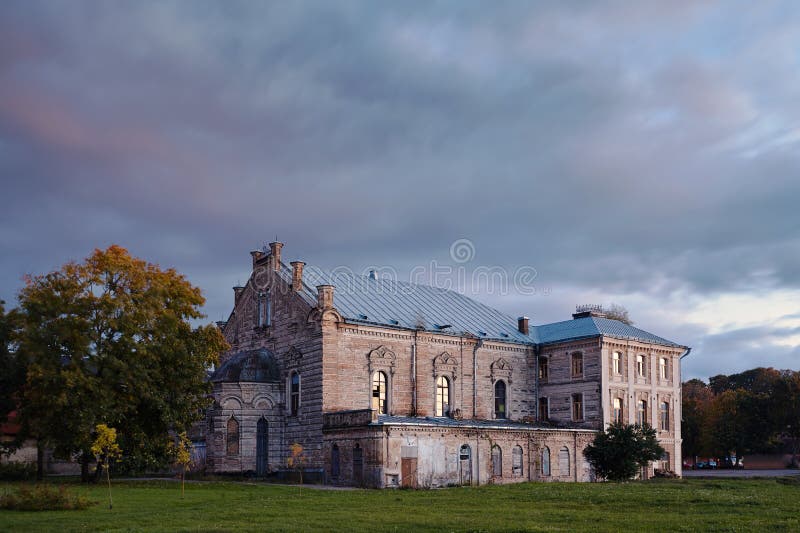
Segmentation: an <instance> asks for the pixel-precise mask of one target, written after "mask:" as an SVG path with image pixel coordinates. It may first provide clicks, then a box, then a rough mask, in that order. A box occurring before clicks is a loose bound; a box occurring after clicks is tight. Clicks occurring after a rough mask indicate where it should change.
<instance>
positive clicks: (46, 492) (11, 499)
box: [0, 485, 97, 511]
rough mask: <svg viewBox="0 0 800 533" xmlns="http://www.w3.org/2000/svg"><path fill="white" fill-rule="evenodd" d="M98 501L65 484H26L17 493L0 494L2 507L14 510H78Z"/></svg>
mask: <svg viewBox="0 0 800 533" xmlns="http://www.w3.org/2000/svg"><path fill="white" fill-rule="evenodd" d="M96 503H97V502H94V501H92V500H90V499H89V498H87V497H86V496H82V495H80V494H74V493H72V492H70V491H69V490H67V487H65V486H64V485H59V486H58V487H54V486H52V485H24V486H22V487H20V488H19V489H18V490H17V492H16V493H12V494H4V495H2V496H0V509H9V510H13V511H76V510H81V509H86V508H88V507H91V506H92V505H94V504H96Z"/></svg>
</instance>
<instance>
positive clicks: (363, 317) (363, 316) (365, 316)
mask: <svg viewBox="0 0 800 533" xmlns="http://www.w3.org/2000/svg"><path fill="white" fill-rule="evenodd" d="M358 318H360V319H361V320H366V319H367V318H368V317H367V315H363V314H362V315H358Z"/></svg>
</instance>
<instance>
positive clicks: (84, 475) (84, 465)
mask: <svg viewBox="0 0 800 533" xmlns="http://www.w3.org/2000/svg"><path fill="white" fill-rule="evenodd" d="M81 483H89V454H87V453H82V454H81Z"/></svg>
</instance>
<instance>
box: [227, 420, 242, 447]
mask: <svg viewBox="0 0 800 533" xmlns="http://www.w3.org/2000/svg"><path fill="white" fill-rule="evenodd" d="M226 434H227V435H226V436H227V448H226V452H227V454H228V455H239V421H238V420H236V419H235V418H233V417H230V418H229V419H228V425H227V427H226Z"/></svg>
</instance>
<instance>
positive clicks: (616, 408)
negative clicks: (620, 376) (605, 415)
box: [611, 398, 622, 424]
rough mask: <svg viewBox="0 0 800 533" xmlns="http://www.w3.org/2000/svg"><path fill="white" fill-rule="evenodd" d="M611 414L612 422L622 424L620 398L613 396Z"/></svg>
mask: <svg viewBox="0 0 800 533" xmlns="http://www.w3.org/2000/svg"><path fill="white" fill-rule="evenodd" d="M611 416H612V417H613V419H614V422H616V423H617V424H622V399H620V398H614V405H613V408H612V410H611Z"/></svg>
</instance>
